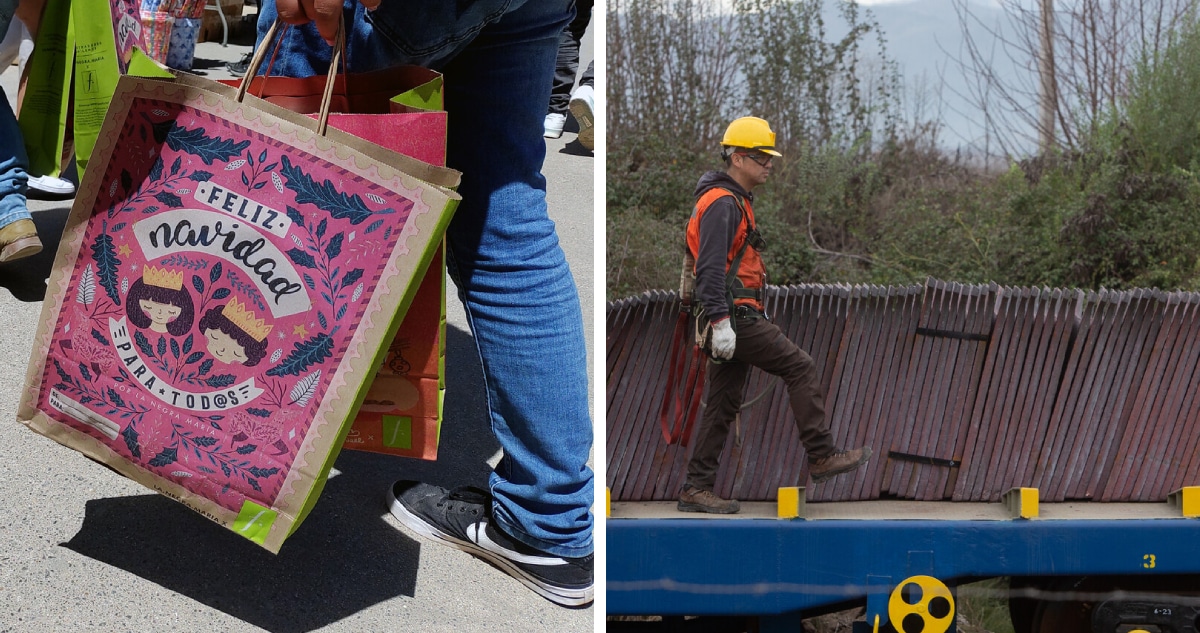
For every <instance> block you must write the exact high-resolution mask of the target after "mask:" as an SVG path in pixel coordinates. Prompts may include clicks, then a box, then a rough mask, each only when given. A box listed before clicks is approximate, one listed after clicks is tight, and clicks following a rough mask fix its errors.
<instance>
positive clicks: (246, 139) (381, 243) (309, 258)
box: [38, 97, 426, 510]
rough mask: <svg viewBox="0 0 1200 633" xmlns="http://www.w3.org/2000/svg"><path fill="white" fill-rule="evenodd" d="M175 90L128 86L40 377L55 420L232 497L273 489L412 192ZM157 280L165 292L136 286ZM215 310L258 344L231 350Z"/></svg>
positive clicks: (201, 488)
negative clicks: (183, 98)
mask: <svg viewBox="0 0 1200 633" xmlns="http://www.w3.org/2000/svg"><path fill="white" fill-rule="evenodd" d="M169 101H170V100H158V99H155V98H154V97H146V98H143V97H137V98H135V99H134V105H133V106H131V110H130V116H128V117H125V118H124V119H123V123H122V125H123V126H124V127H123V128H122V131H121V136H120V137H119V138H120V141H119V142H118V143H117V145H116V146H115V147H114V149H113V160H112V161H110V162H109V164H107V165H104V166H98V167H97V169H98V170H103V175H102V176H101V177H100V179H99V182H102V183H103V184H102V185H101V186H102V187H103V189H102V190H97V191H95V192H94V193H95V202H94V203H93V204H94V206H93V208H92V209H91V216H90V217H89V219H88V220H87V224H86V226H84V227H82V231H81V232H79V233H76V234H75V237H73V238H72V239H73V240H76V241H75V242H74V243H73V244H72V248H75V249H76V250H78V251H80V252H79V257H77V258H75V259H74V260H73V261H74V262H75V264H74V269H73V271H72V272H73V276H72V277H68V278H69V279H72V280H73V284H74V285H73V286H69V287H67V288H66V292H65V293H63V292H59V293H58V294H57V299H56V301H57V302H58V303H57V307H58V308H59V309H60V312H58V313H56V314H57V317H56V318H57V321H56V323H55V324H54V328H53V334H51V337H52V338H51V341H52V346H53V352H52V353H51V354H50V355H48V356H47V359H46V367H45V370H44V373H43V380H42V383H41V384H44V385H46V387H47V394H48V393H49V390H51V389H53V390H57V392H58V395H59V397H60V398H61V399H60V400H57V401H55V402H58V403H59V404H61V405H62V408H61V409H60V410H59V413H60V414H65V415H57V416H54V417H55V418H56V419H57V420H58V421H59V422H62V423H64V424H70V425H71V426H73V427H76V429H77V430H80V431H83V432H84V433H87V434H88V436H89V437H90V438H92V439H95V440H98V441H100V442H105V438H106V437H107V438H108V441H107V444H106V445H107V446H108V447H109V448H110V449H111V450H112V451H113V452H114V453H115V454H116V455H119V456H120V457H121V458H123V459H127V460H131V461H134V462H135V463H136V464H137V466H138V467H140V468H143V469H145V470H147V471H148V472H150V473H152V474H153V476H155V477H158V478H162V479H164V480H169V481H172V482H174V483H175V484H177V485H179V486H182V487H183V488H185V489H187V490H188V491H190V492H192V493H194V494H195V495H196V496H198V497H205V498H208V499H210V500H213V501H214V502H215V503H217V504H218V505H220V506H222V507H225V508H229V509H235V510H236V509H237V508H239V507H241V505H242V504H243V503H244V501H246V500H250V499H252V500H254V501H255V502H256V503H260V504H264V505H266V504H272V503H274V500H275V496H276V495H278V494H279V492H280V489H281V487H282V483H283V481H284V479H285V477H284V475H286V474H287V473H288V472H289V471H290V469H291V468H292V460H293V459H295V457H296V455H297V452H298V451H299V450H300V449H301V447H302V446H304V442H306V441H307V439H308V433H309V428H310V426H309V425H311V423H312V420H313V419H316V418H315V417H314V416H315V414H316V413H317V412H319V411H321V410H322V407H325V406H328V400H327V399H328V398H329V397H330V394H329V393H327V391H326V390H327V389H328V388H329V387H330V382H331V379H332V376H333V375H335V374H334V372H335V371H337V370H338V368H339V367H340V365H339V364H338V363H341V362H342V355H345V354H347V353H348V351H349V350H350V349H351V348H350V347H349V344H350V341H352V340H353V337H354V334H353V333H354V331H355V330H354V328H355V327H357V324H358V322H359V321H358V320H357V315H360V314H361V313H362V311H363V310H365V308H366V303H365V302H366V301H368V300H371V299H372V294H371V293H372V292H373V291H374V289H375V288H376V285H377V284H379V283H380V280H381V279H382V278H384V277H382V275H383V272H382V271H384V270H386V266H387V265H388V264H387V262H388V259H389V258H388V255H389V254H391V253H393V252H396V251H395V250H394V249H395V248H396V242H397V239H398V235H399V231H400V230H401V229H403V228H404V225H405V224H404V223H405V221H406V218H407V210H408V209H410V208H411V205H412V204H413V203H412V201H406V200H405V199H404V195H403V194H401V193H399V192H397V191H395V190H392V189H390V188H388V187H386V186H382V187H381V186H380V184H381V183H377V184H372V183H370V182H364V178H362V177H360V176H359V175H358V174H353V173H352V172H351V171H349V170H348V168H347V167H346V166H345V165H342V164H337V163H336V161H335V162H330V161H329V160H327V159H325V158H323V157H322V156H315V155H314V154H312V153H306V151H305V149H304V147H298V146H294V145H293V146H292V147H289V146H288V145H287V143H288V141H287V140H283V141H282V142H281V140H280V139H275V138H271V137H268V136H264V135H263V134H256V135H255V134H244V133H243V131H240V130H238V128H239V125H241V123H239V122H238V121H233V120H227V119H222V118H221V117H215V118H214V117H212V116H194V115H192V114H191V113H188V114H186V115H184V116H181V112H184V111H186V110H188V109H189V108H192V109H193V110H194V111H198V112H201V113H208V111H207V110H205V109H204V108H203V107H200V108H196V106H194V105H190V104H191V103H192V102H190V101H189V102H187V103H172V102H169ZM139 136H140V137H141V139H142V140H141V141H139ZM126 141H128V142H126ZM314 156H315V158H314ZM347 176H352V177H347ZM364 176H365V174H364ZM366 179H367V180H368V181H369V180H370V176H367V177H366ZM256 192H258V193H256ZM217 196H222V197H220V198H218V197H217ZM193 200H194V201H195V202H193ZM406 204H407V205H409V206H407V207H406V206H405V205H406ZM222 207H223V208H222ZM389 207H390V208H389ZM398 210H399V211H398ZM281 211H285V212H286V219H285V218H284V217H283V214H281V213H280V212H281ZM216 222H221V223H222V224H221V225H217V224H216ZM385 229H386V230H385ZM206 230H207V231H208V232H207V233H205V232H204V231H206ZM422 230H424V229H423V227H422ZM189 231H191V233H189ZM404 235H406V236H407V235H410V233H409V232H405V233H404ZM406 239H407V238H406ZM420 239H421V240H425V239H426V237H425V236H424V235H422V236H421V238H420ZM201 244H203V247H199V246H200V245H201ZM264 244H269V245H270V246H273V247H274V249H269V248H263V245H264ZM151 268H154V269H157V271H158V272H155V273H154V274H157V275H160V277H158V279H159V281H165V282H168V283H165V284H163V283H159V282H156V281H155V280H154V278H153V277H152V275H151V273H150V270H151ZM161 275H168V276H165V277H163V276H161ZM176 279H178V281H179V282H181V285H179V284H177V283H176ZM364 279H365V280H367V282H366V283H364ZM285 282H287V283H286V284H285ZM152 285H154V286H158V287H159V288H167V289H168V290H170V291H172V292H174V293H176V294H175V295H166V294H163V293H162V292H161V291H158V290H153V292H155V293H157V294H155V295H154V297H156V298H154V299H146V298H144V297H145V295H142V296H141V297H139V293H142V292H144V289H146V288H147V287H148V286H152ZM285 293H292V294H294V293H300V294H298V295H295V296H289V295H288V294H285ZM64 295H65V297H64ZM184 295H186V297H184ZM158 297H162V298H163V300H161V301H160V300H159V298H158ZM189 300H190V301H189ZM233 300H237V302H238V303H237V305H239V306H242V307H241V309H242V310H243V311H244V312H243V313H242V314H241V315H238V313H237V312H236V310H237V307H235V308H233V310H234V311H232V312H231V311H230V310H229V306H230V305H233ZM178 301H183V303H182V304H181V303H179V302H178ZM289 302H290V303H289ZM64 304H69V309H62V308H64V307H65V306H64ZM153 304H157V305H153ZM163 304H166V305H169V306H171V307H172V308H178V310H168V311H166V312H164V308H162V305H163ZM250 313H252V314H250ZM164 314H166V315H167V316H166V317H164ZM217 314H219V315H224V316H226V317H227V319H228V322H230V323H233V324H234V325H235V326H237V327H241V328H242V329H243V332H244V333H247V334H250V335H251V336H252V337H254V339H255V340H256V341H258V342H259V343H262V347H261V349H262V351H261V352H259V351H257V350H259V349H260V348H257V347H252V346H251V345H250V344H249V343H247V344H246V345H245V346H243V351H252V352H253V353H252V354H249V355H248V356H247V355H246V354H242V353H240V352H236V351H235V353H234V355H227V354H226V352H225V350H226V349H227V348H223V347H219V346H220V345H222V344H225V345H229V343H228V342H227V341H229V340H230V339H229V338H222V337H221V336H220V335H219V334H218V333H216V332H214V325H213V323H214V319H215V318H216V317H215V316H214V315H217ZM143 317H145V318H143ZM146 319H150V321H149V322H147V321H146ZM205 319H207V320H205ZM202 321H204V324H203V325H202V324H201V322H202ZM220 323H222V324H221V325H220V326H219V327H223V328H224V327H229V326H228V325H226V324H225V322H224V321H222V322H220ZM172 324H173V325H172ZM226 334H229V333H228V332H226ZM229 336H232V335H229ZM222 341H226V342H225V343H222ZM237 341H238V342H240V341H248V339H244V338H239V339H237ZM255 354H257V356H255ZM267 355H269V360H268V359H267ZM327 367H328V368H329V369H328V370H327V369H326V368H327ZM39 397H43V396H39ZM50 397H51V396H48V395H46V396H44V398H50ZM192 400H195V404H193V403H192ZM46 403H47V400H46V399H43V400H41V401H39V405H38V406H39V407H41V408H42V409H43V410H46ZM71 407H76V409H75V411H76V412H80V413H81V416H82V417H80V416H75V417H72V415H71V414H70V413H68V411H71V410H72V409H71ZM79 408H82V409H86V411H81V410H80V409H79ZM89 413H90V414H91V415H94V416H95V418H88V417H87V415H88V414H89ZM164 414H165V415H164ZM52 415H53V414H52ZM64 418H68V419H64ZM105 421H107V422H111V423H112V424H113V425H115V426H112V427H110V426H109V425H108V424H104V422H105ZM99 429H103V430H99ZM110 429H115V433H116V435H114V434H113V433H112V432H110Z"/></svg>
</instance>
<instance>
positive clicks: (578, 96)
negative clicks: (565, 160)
mask: <svg viewBox="0 0 1200 633" xmlns="http://www.w3.org/2000/svg"><path fill="white" fill-rule="evenodd" d="M594 97H595V91H594V90H593V89H592V87H591V86H580V87H578V88H576V89H575V92H574V93H573V94H572V95H571V105H570V106H569V107H570V108H571V115H572V116H574V117H575V121H576V122H578V123H579V144H580V145H583V146H584V147H586V148H587V149H588V151H591V150H593V149H594V148H595V140H596V137H595V135H596V130H595V125H596V119H595V116H594V115H593V114H592V108H593V107H594V106H595V99H594Z"/></svg>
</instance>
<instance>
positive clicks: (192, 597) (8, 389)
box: [0, 34, 603, 633]
mask: <svg viewBox="0 0 1200 633" xmlns="http://www.w3.org/2000/svg"><path fill="white" fill-rule="evenodd" d="M590 40H591V36H590V34H589V36H588V38H587V39H585V55H587V56H589V57H590V51H591V50H592V48H591V41H590ZM249 50H250V46H249V41H248V40H246V38H244V37H243V38H235V39H234V40H232V41H231V42H230V44H229V45H228V46H226V47H222V46H221V44H220V42H206V43H201V44H200V45H198V47H197V52H196V62H195V69H196V71H197V72H198V73H199V74H204V75H205V76H207V77H209V78H213V79H219V78H224V77H228V76H229V75H228V73H227V72H226V71H225V69H224V63H225V62H227V61H234V60H237V59H239V58H240V57H241V56H242V54H244V53H245V52H247V51H249ZM586 64H587V58H585V59H584V60H583V63H582V64H581V69H582V68H583V67H585V66H586ZM16 83H17V72H16V67H11V68H8V69H3V72H2V73H0V86H2V87H3V88H4V91H5V93H6V95H7V96H8V98H9V100H10V102H14V101H15V94H16V90H15V88H16ZM572 125H573V122H572ZM546 145H547V161H546V167H545V170H544V173H545V175H546V178H547V181H548V183H549V184H548V188H549V202H550V209H551V216H552V217H553V219H554V220H555V221H556V222H557V224H558V231H559V236H560V239H561V241H562V245H563V248H564V250H565V251H566V253H567V258H568V260H569V261H570V264H571V269H572V271H573V273H574V275H575V279H576V282H577V284H578V285H579V289H580V294H581V297H582V299H583V309H584V318H585V325H586V327H587V332H588V351H589V354H594V352H593V345H592V341H593V336H592V332H593V331H594V319H593V312H594V305H595V304H594V294H595V293H594V287H593V280H594V274H593V231H594V229H593V227H594V222H593V202H592V201H593V162H594V159H593V157H592V155H591V153H590V152H587V151H586V150H584V149H583V148H582V147H581V146H580V145H579V143H578V142H577V141H576V139H575V134H574V128H573V127H568V132H567V133H566V134H564V135H563V137H562V138H561V139H556V140H547V141H546ZM72 203H73V200H57V201H54V200H31V201H30V208H31V210H32V211H33V216H34V222H35V223H36V224H37V226H38V231H39V233H40V235H41V238H42V241H43V243H44V244H45V246H46V249H45V250H44V251H43V252H42V253H41V254H39V255H37V256H34V257H32V258H29V259H26V260H22V261H19V262H15V263H12V264H8V265H0V287H2V288H0V632H13V633H25V632H37V633H41V632H60V631H72V632H90V631H105V632H107V631H136V632H142V631H173V632H187V631H197V632H200V631H204V632H213V631H271V632H280V633H293V632H294V633H301V632H308V631H329V632H334V631H354V632H356V633H357V632H362V631H432V632H437V631H456V632H471V631H488V632H505V631H510V632H522V633H523V632H527V631H554V632H560V631H563V632H569V631H591V630H593V626H596V627H599V626H600V625H599V624H597V623H598V622H599V621H600V620H599V618H597V617H594V615H595V614H594V611H595V610H594V609H593V608H591V607H588V608H583V609H568V608H562V607H559V606H556V605H554V604H552V603H550V602H548V601H547V600H545V599H543V598H541V597H539V596H537V595H536V594H534V593H533V592H532V591H529V590H528V589H526V588H524V586H523V585H521V584H519V583H518V582H517V581H515V580H513V579H512V578H510V577H509V576H508V575H506V574H504V573H503V572H500V571H499V570H497V569H495V568H493V567H492V566H490V565H488V564H487V563H484V562H482V561H480V560H478V559H476V558H474V557H472V556H470V555H468V554H465V553H463V552H460V551H458V550H455V549H452V548H449V547H445V546H442V545H437V544H434V543H431V542H430V541H428V540H425V539H423V538H421V537H419V536H417V535H415V534H414V533H412V532H410V531H408V530H407V529H406V528H401V527H399V524H398V522H397V521H395V520H394V519H393V518H392V517H391V515H390V514H389V513H388V512H387V509H386V506H385V503H384V498H385V493H386V491H387V490H388V488H389V487H390V485H391V483H392V482H393V481H394V480H395V479H399V478H409V479H421V480H425V481H429V482H432V483H437V484H440V485H443V486H446V487H452V486H455V485H461V484H473V485H479V486H485V485H486V482H487V474H488V472H489V471H490V468H491V466H492V465H493V464H495V463H496V461H497V459H498V458H499V447H498V445H497V444H496V442H495V440H494V438H493V436H492V434H491V432H490V429H489V426H488V422H487V416H486V408H485V400H484V391H483V384H482V380H481V376H480V373H481V372H480V367H479V361H478V358H477V356H476V352H475V347H474V342H473V341H472V340H471V334H470V331H469V329H468V327H467V324H466V318H465V316H464V314H463V311H462V308H461V305H460V304H459V302H458V301H457V299H456V297H455V295H454V292H455V291H454V286H453V283H449V285H448V294H449V296H448V306H447V316H448V327H447V342H446V348H447V349H446V357H447V358H446V374H447V375H446V385H447V391H446V399H445V422H444V423H443V425H442V438H441V449H440V455H439V458H438V460H437V461H435V462H426V461H420V460H413V459H406V458H397V457H389V456H382V455H374V454H370V453H362V452H356V451H343V452H342V454H341V455H340V456H339V458H338V460H337V463H336V465H335V469H334V472H333V474H332V477H331V479H330V480H329V483H328V485H327V486H326V488H325V491H324V493H323V494H322V496H321V498H320V500H319V501H318V503H317V505H316V507H315V509H314V510H313V512H312V514H311V515H310V516H309V517H308V519H307V520H306V521H305V522H304V523H303V524H302V525H301V527H300V528H299V530H298V531H297V532H296V534H295V535H293V536H292V537H291V538H290V539H289V540H288V542H287V543H285V544H284V546H283V549H282V551H281V552H280V553H279V554H278V555H273V554H270V553H268V552H267V551H266V550H263V549H261V548H259V547H258V546H257V545H254V544H253V543H251V542H250V541H248V540H245V539H243V538H241V537H239V536H236V535H234V534H233V533H231V532H229V531H228V530H226V529H224V528H222V527H220V526H218V525H216V524H214V523H211V522H210V521H209V520H207V519H205V518H203V517H202V516H200V515H198V514H196V513H194V512H193V511H191V510H189V509H188V508H186V507H184V506H182V505H180V504H178V503H176V502H174V501H172V500H170V499H168V498H166V497H163V496H160V495H158V494H156V493H154V492H152V491H150V490H149V489H147V488H144V487H142V486H141V485H140V484H137V483H134V482H133V481H130V480H128V479H126V478H124V477H122V476H120V475H118V474H116V473H115V472H113V471H111V470H109V469H108V468H106V467H104V466H102V465H100V464H97V463H95V462H92V461H90V460H88V459H87V458H85V457H83V456H82V455H80V454H78V453H76V452H74V451H72V450H70V449H68V448H65V447H63V446H61V445H59V444H58V443H57V442H54V441H53V440H50V439H47V438H44V437H42V436H40V435H37V434H35V433H33V432H31V431H29V430H28V429H27V428H25V426H24V425H22V424H19V423H17V422H16V421H15V419H16V409H17V402H18V398H19V392H20V390H21V387H22V385H23V384H24V382H25V372H26V366H27V364H28V361H29V355H30V349H31V345H32V338H33V335H34V332H35V329H36V327H37V323H38V319H39V317H40V314H41V309H42V299H43V296H44V293H45V290H46V286H45V279H46V278H47V277H48V276H49V274H50V268H51V266H52V265H53V261H54V255H55V247H56V245H57V241H58V238H59V236H60V235H61V233H62V227H63V224H64V222H65V221H66V217H67V214H68V212H69V211H70V207H71V204H72ZM593 357H594V356H593ZM591 366H594V363H591V364H589V367H591ZM592 383H593V384H594V377H592ZM592 391H593V393H594V389H593V390H592ZM593 410H594V407H593ZM601 446H602V445H601ZM598 508H599V510H600V512H603V505H602V504H601V505H600V506H598ZM599 518H600V520H602V515H601V517H599ZM598 522H599V521H598ZM601 591H602V589H598V590H597V593H598V594H599V593H600V592H601Z"/></svg>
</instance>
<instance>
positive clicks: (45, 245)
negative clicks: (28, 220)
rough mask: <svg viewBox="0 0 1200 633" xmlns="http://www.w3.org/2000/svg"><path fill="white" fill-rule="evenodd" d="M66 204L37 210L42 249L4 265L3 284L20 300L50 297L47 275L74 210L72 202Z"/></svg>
mask: <svg viewBox="0 0 1200 633" xmlns="http://www.w3.org/2000/svg"><path fill="white" fill-rule="evenodd" d="M62 204H63V206H61V207H55V208H52V209H47V210H44V211H37V212H35V213H34V214H33V223H34V225H36V226H37V231H38V237H39V238H41V240H42V252H40V253H38V254H37V255H34V256H32V257H26V258H25V259H21V260H17V261H15V262H9V263H7V264H0V286H3V287H5V288H8V291H9V292H11V293H12V295H13V297H15V298H16V299H17V300H18V301H25V302H27V303H29V302H35V301H41V300H42V299H43V298H45V296H46V278H47V277H49V276H50V269H51V268H52V267H53V266H54V255H55V253H57V251H58V242H59V240H60V239H61V238H62V232H63V226H65V225H66V223H67V215H68V214H70V212H71V201H70V200H67V201H64V202H63V203H62Z"/></svg>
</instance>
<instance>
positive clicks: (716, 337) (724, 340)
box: [712, 318, 737, 360]
mask: <svg viewBox="0 0 1200 633" xmlns="http://www.w3.org/2000/svg"><path fill="white" fill-rule="evenodd" d="M736 347H737V334H734V332H733V325H732V320H731V319H728V318H725V319H722V320H720V321H717V322H716V323H714V324H713V335H712V354H713V357H715V358H719V359H721V360H729V359H731V358H733V350H734V349H735V348H736Z"/></svg>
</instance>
